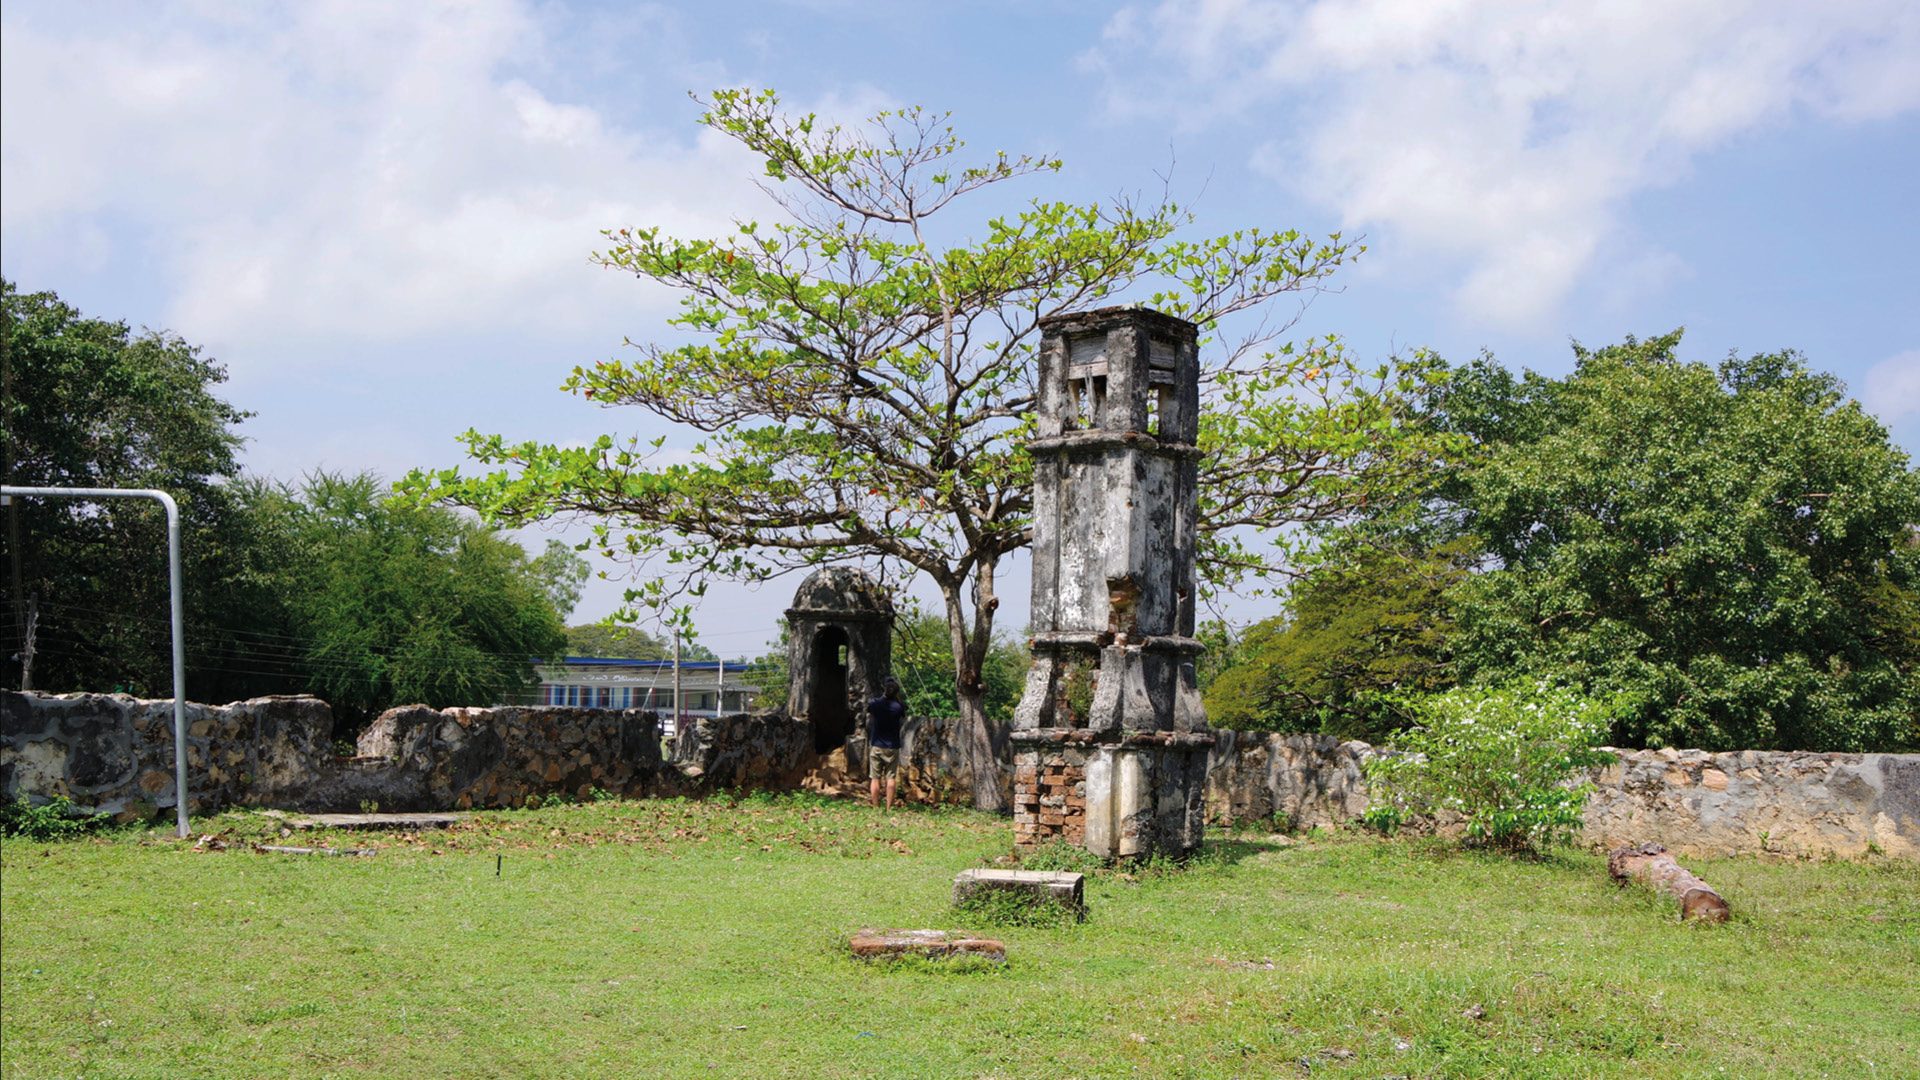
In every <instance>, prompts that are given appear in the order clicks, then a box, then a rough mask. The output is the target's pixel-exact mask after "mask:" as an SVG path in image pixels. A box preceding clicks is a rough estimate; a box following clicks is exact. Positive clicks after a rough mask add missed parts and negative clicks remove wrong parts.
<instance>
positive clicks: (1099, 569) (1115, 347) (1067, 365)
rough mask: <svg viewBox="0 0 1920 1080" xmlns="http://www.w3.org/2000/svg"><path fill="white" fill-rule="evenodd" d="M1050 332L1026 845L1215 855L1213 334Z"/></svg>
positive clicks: (1024, 747)
mask: <svg viewBox="0 0 1920 1080" xmlns="http://www.w3.org/2000/svg"><path fill="white" fill-rule="evenodd" d="M1040 330H1041V338H1040V378H1039V401H1038V414H1039V415H1038V430H1037V431H1036V433H1035V437H1034V439H1033V441H1032V442H1031V443H1030V444H1029V449H1030V450H1031V451H1032V453H1033V627H1034V634H1033V639H1032V642H1031V645H1032V649H1033V657H1034V663H1033V668H1032V670H1031V671H1030V672H1029V673H1028V676H1027V685H1026V690H1025V693H1024V694H1023V695H1022V697H1021V699H1020V705H1019V708H1018V709H1017V710H1016V712H1015V713H1014V731H1013V734H1012V740H1013V743H1014V780H1013V783H1014V839H1015V842H1016V843H1018V844H1020V845H1022V846H1031V845H1036V844H1041V843H1045V842H1047V841H1050V840H1054V839H1064V840H1066V841H1067V842H1068V843H1072V844H1075V845H1079V846H1082V847H1085V848H1086V849H1087V850H1088V851H1090V852H1092V853H1094V854H1095V855H1099V856H1102V857H1104V858H1123V857H1136V856H1146V855H1152V854H1169V855H1175V856H1179V855H1185V854H1186V853H1188V852H1190V851H1192V850H1193V849H1195V848H1197V847H1198V846H1199V845H1200V840H1201V836H1202V832H1203V828H1204V807H1203V799H1204V796H1205V791H1206V768H1207V749H1208V747H1210V746H1212V745H1213V734H1212V732H1211V731H1209V730H1208V728H1207V719H1206V714H1205V711H1204V710H1203V709H1202V707H1201V704H1200V692H1199V688H1198V687H1197V686H1196V684H1195V682H1194V660H1195V657H1196V656H1197V655H1198V654H1199V652H1200V643H1199V642H1198V641H1196V640H1195V639H1194V636H1193V631H1194V576H1193V575H1194V569H1193V558H1194V528H1195V519H1196V517H1197V516H1198V513H1199V498H1198V493H1197V492H1196V490H1195V487H1194V485H1195V477H1196V473H1197V463H1198V459H1199V450H1198V449H1197V448H1196V447H1195V445H1194V442H1195V439H1196V436H1197V435H1198V431H1199V412H1200V368H1199V355H1198V334H1199V330H1198V327H1196V326H1195V325H1194V324H1192V323H1190V322H1187V321H1185V320H1183V319H1177V318H1174V317H1172V316H1169V315H1163V314H1161V313H1159V312H1156V311H1149V310H1145V309H1140V308H1103V309H1101V310H1098V311H1089V312H1080V313H1075V314H1071V315H1060V316H1055V317H1053V318H1050V319H1046V320H1043V321H1042V322H1041V324H1040Z"/></svg>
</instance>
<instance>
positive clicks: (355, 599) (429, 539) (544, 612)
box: [286, 472, 566, 726]
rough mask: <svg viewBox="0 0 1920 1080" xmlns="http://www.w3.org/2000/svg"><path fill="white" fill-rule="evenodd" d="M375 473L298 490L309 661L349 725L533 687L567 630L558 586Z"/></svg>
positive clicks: (484, 532)
mask: <svg viewBox="0 0 1920 1080" xmlns="http://www.w3.org/2000/svg"><path fill="white" fill-rule="evenodd" d="M386 493H387V485H386V483H385V482H384V481H382V480H380V479H379V478H378V477H376V476H374V475H373V474H371V473H361V474H358V475H353V476H345V475H336V474H330V473H324V472H321V473H314V474H312V475H310V476H309V477H308V478H307V480H306V482H305V483H304V484H303V485H301V486H300V487H299V488H297V489H288V490H287V492H286V494H287V507H286V510H287V513H288V514H289V517H290V519H291V522H290V528H291V531H292V533H293V536H294V544H295V548H296V550H297V551H298V553H299V556H300V560H299V564H298V565H299V572H298V577H299V579H300V580H299V582H289V593H290V596H291V604H292V607H293V610H294V620H295V627H296V631H297V635H298V640H299V641H301V642H302V643H303V652H302V655H301V657H300V660H301V661H302V662H303V664H304V667H305V668H306V670H307V672H308V676H309V678H310V679H311V681H312V684H313V686H314V688H315V689H316V690H317V691H318V692H319V694H320V695H321V696H322V697H324V698H326V699H327V701H328V702H329V703H331V704H332V705H333V706H334V709H335V711H336V713H337V714H338V715H340V717H341V718H342V720H343V722H344V723H345V724H347V725H352V726H357V725H358V723H360V722H362V721H364V720H365V719H367V718H369V717H371V716H373V715H374V714H376V713H378V712H380V711H381V710H383V709H385V708H388V707H389V706H392V705H395V704H400V703H414V702H418V703H422V704H426V705H431V706H434V707H436V708H438V707H445V706H449V705H474V704H494V703H497V702H501V701H504V700H507V699H508V698H509V697H510V696H512V695H514V694H516V693H518V692H521V691H525V690H527V689H529V688H531V687H532V686H534V685H536V684H537V682H538V679H537V677H536V675H535V673H534V667H533V665H534V661H535V660H537V659H540V658H544V657H549V656H557V655H559V654H560V653H561V652H562V651H563V650H564V649H565V647H566V631H565V627H564V625H563V624H562V622H561V619H560V615H559V612H557V611H556V610H555V609H554V606H553V602H552V599H551V584H552V583H551V579H550V577H548V576H547V575H546V574H544V573H543V572H542V571H541V569H540V568H539V567H537V566H536V565H535V560H532V559H529V558H528V557H527V553H526V552H525V551H524V550H523V549H522V548H521V547H520V546H519V545H518V544H516V543H514V542H513V541H511V540H509V539H507V538H505V537H502V536H499V535H497V534H496V533H494V532H493V531H492V530H490V529H488V528H486V527H485V526H483V525H481V524H479V523H478V522H476V521H473V520H471V519H470V518H468V517H464V516H462V515H460V514H457V513H455V512H453V511H451V510H446V509H443V508H438V507H421V506H416V505H412V504H409V503H407V502H404V501H400V500H392V499H389V498H387V497H386Z"/></svg>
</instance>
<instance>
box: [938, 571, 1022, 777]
mask: <svg viewBox="0 0 1920 1080" xmlns="http://www.w3.org/2000/svg"><path fill="white" fill-rule="evenodd" d="M940 593H941V597H942V598H943V599H944V600H945V601H946V607H947V632H948V638H949V641H950V642H951V644H952V646H953V675H954V686H953V689H954V699H955V700H956V701H957V702H958V703H959V705H960V729H961V733H962V738H963V739H964V740H965V743H966V748H967V771H968V772H969V773H971V774H972V777H973V805H974V807H975V809H979V810H991V811H993V812H994V813H996V814H1000V813H1005V812H1006V811H1007V800H1006V797H1005V795H1004V794H1003V792H1002V791H1001V784H1000V760H999V758H998V757H997V756H996V755H995V754H994V752H993V733H992V731H991V730H990V729H989V728H988V726H987V703H986V693H987V687H986V682H985V680H984V679H982V678H981V674H980V673H981V669H982V667H984V666H985V661H986V654H987V647H988V646H989V645H991V644H992V642H993V609H994V608H996V607H998V606H999V605H1000V601H999V600H998V599H996V598H995V597H994V595H993V563H991V562H982V563H981V564H980V566H979V567H978V568H976V570H975V571H974V579H973V618H972V626H971V627H969V626H968V618H967V613H966V611H965V609H964V608H963V607H962V606H961V603H960V590H959V588H958V586H957V584H956V585H946V584H943V585H942V586H941V589H940Z"/></svg>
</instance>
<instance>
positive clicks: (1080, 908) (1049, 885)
mask: <svg viewBox="0 0 1920 1080" xmlns="http://www.w3.org/2000/svg"><path fill="white" fill-rule="evenodd" d="M989 890H992V891H998V892H1006V893H1012V894H1013V895H1015V896H1020V897H1023V898H1025V899H1027V900H1028V901H1030V902H1031V903H1033V904H1035V905H1040V904H1045V903H1054V904H1058V905H1060V906H1061V907H1064V908H1066V909H1067V910H1068V911H1071V912H1073V913H1074V914H1075V915H1078V916H1080V917H1081V918H1085V917H1086V914H1087V891H1086V890H1087V878H1086V875H1084V874H1071V873H1067V872H1065V871H1058V870H991V869H986V868H975V869H972V870H962V871H960V873H959V875H958V876H957V877H955V878H954V879H953V902H954V904H955V905H961V904H965V903H966V902H967V901H968V900H969V899H971V898H972V897H974V896H976V895H978V894H980V893H983V892H987V891H989Z"/></svg>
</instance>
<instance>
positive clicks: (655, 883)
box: [0, 797, 1920, 1080]
mask: <svg viewBox="0 0 1920 1080" xmlns="http://www.w3.org/2000/svg"><path fill="white" fill-rule="evenodd" d="M277 827H278V824H277V822H276V821H275V820H274V819H272V818H269V817H265V816H263V815H259V814H230V815H226V816H223V817H219V818H212V819H208V820H206V821H201V822H197V823H196V828H198V829H200V830H203V831H217V830H227V831H229V832H232V833H234V834H235V835H236V838H238V837H239V836H260V837H265V836H271V835H275V830H277ZM1010 836H1011V829H1010V827H1009V826H1008V824H1007V823H1006V822H1005V821H1004V820H1000V819H995V818H991V817H987V816H984V815H978V814H974V813H971V812H966V811H957V810H924V809H916V810H910V811H904V812H900V813H896V814H893V815H887V814H884V813H879V812H875V811H870V810H867V809H865V808H863V807H855V806H850V805H844V804H830V803H825V802H821V801H818V800H814V799H808V798H800V797H781V798H768V797H757V798H750V799H746V800H744V801H741V802H738V803H732V802H729V801H725V800H716V801H709V802H683V801H677V800H676V801H658V802H627V803H621V802H610V803H595V804H590V805H580V806H567V807H554V808H549V809H545V810H538V811H520V812H504V813H494V814H486V815H480V816H477V817H476V818H475V819H474V820H473V821H471V822H470V823H468V825H467V826H465V827H462V828H459V829H457V830H454V831H451V832H441V833H426V834H421V835H419V836H417V837H406V836H382V835H377V834H332V835H324V834H323V835H320V836H317V837H311V838H310V837H309V834H301V838H300V839H296V840H289V841H283V842H286V843H299V844H313V843H333V844H340V845H344V846H377V847H379V848H380V852H379V854H378V855H377V856H376V857H374V858H356V859H348V858H317V857H301V856H287V855H263V854H257V853H254V852H252V851H250V850H248V849H247V848H246V847H245V846H244V845H236V846H235V847H234V848H232V849H230V850H227V851H207V850H194V849H192V848H189V847H188V846H186V845H184V844H181V843H178V842H175V841H173V840H172V839H171V837H170V836H168V835H167V834H165V833H161V832H134V833H118V834H113V835H110V836H106V837H99V838H93V839H83V840H76V841H68V842H63V843H57V844H40V843H32V842H27V841H21V840H9V841H7V842H6V843H5V845H4V849H3V850H0V1014H3V1015H0V1066H4V1071H5V1075H6V1076H7V1077H8V1078H9V1080H14V1078H26V1077H43V1076H87V1077H117V1076H138V1077H148V1076H151V1077H181V1076H248V1077H251V1076H302V1077H306V1076H357V1075H367V1076H405V1077H413V1078H421V1080H424V1078H429V1077H441V1076H476V1077H477V1076H502V1077H517V1076H694V1077H703V1076H705V1077H711V1076H754V1077H777V1076H804V1077H814V1076H869V1075H870V1076H958V1077H973V1076H1005V1077H1029V1076H1060V1077H1066V1076H1110V1075H1147V1076H1308V1075H1311V1076H1336V1077H1383V1076H1407V1077H1414V1076H1460V1077H1489V1076H1553V1077H1563V1076H1738V1077H1748V1076H1765V1075H1780V1076H1835V1077H1913V1076H1920V866H1916V865H1913V864H1903V863H1896V862H1892V861H1887V860H1875V861H1872V862H1868V863H1862V864H1853V863H1823V864H1815V863H1804V862H1786V861H1775V860H1758V859H1736V860H1726V861H1708V860H1691V861H1690V865H1692V866H1693V868H1694V869H1696V870H1697V871H1698V872H1699V873H1701V874H1702V875H1703V876H1704V877H1706V878H1707V879H1708V880H1709V881H1710V882H1712V883H1713V884H1714V885H1715V886H1716V887H1718V888H1719V889H1720V890H1721V891H1722V892H1723V893H1724V894H1725V895H1726V896H1727V897H1728V899H1729V901H1730V902H1731V903H1732V904H1733V905H1734V908H1735V912H1736V915H1735V920H1734V921H1733V922H1732V923H1730V924H1728V925H1725V926H1720V927H1692V926H1682V925H1679V924H1678V923H1677V922H1676V921H1675V918H1674V916H1673V914H1672V912H1671V910H1670V908H1669V907H1668V906H1667V905H1665V904H1663V903H1661V902H1659V901H1657V900H1656V899H1655V898H1654V897H1652V896H1651V895H1650V894H1643V893H1641V892H1638V891H1633V890H1629V891H1624V892H1623V891H1621V890H1618V889H1616V888H1615V887H1614V886H1612V885H1611V884H1609V883H1608V882H1607V880H1606V876H1605V873H1604V868H1603V864H1602V860H1601V859H1600V858H1598V857H1597V856H1593V855H1589V854H1584V853H1581V854H1574V853H1568V854H1564V855H1561V856H1559V857H1556V858H1553V859H1550V860H1547V861H1542V862H1515V861H1511V860H1507V859H1503V858H1498V857H1490V856H1480V855H1470V854H1461V853H1458V852H1456V851H1451V850H1449V849H1447V848H1445V847H1442V846H1439V845H1437V844H1433V843H1427V842H1414V841H1382V840H1377V839H1373V838H1369V837H1365V836H1359V835H1344V834H1341V835H1310V836H1305V837H1300V838H1295V839H1291V840H1289V839H1287V838H1280V837H1271V836H1266V835H1263V834H1259V833H1244V832H1243V833H1236V834H1229V835H1219V834H1216V835H1215V836H1214V837H1213V838H1212V839H1210V841H1209V844H1208V848H1207V850H1206V852H1205V854H1204V855H1203V856H1201V857H1200V858H1198V859H1196V860H1195V862H1194V863H1193V864H1190V865H1189V866H1187V867H1185V868H1181V869H1178V870H1171V869H1167V868H1153V867H1149V868H1145V869H1143V870H1140V871H1138V872H1135V873H1131V874H1123V873H1115V872H1102V873H1100V874H1098V875H1096V876H1095V877H1093V878H1091V879H1090V880H1089V882H1088V889H1087V893H1088V900H1089V903H1090V905H1091V908H1092V917H1091V918H1090V920H1089V921H1088V922H1086V923H1084V924H1081V925H1078V926H1053V927H1013V926H1007V927H983V926H978V925H971V926H969V925H967V924H966V923H965V922H964V920H962V919H961V918H959V917H957V916H956V915H955V913H954V912H953V911H952V910H951V909H950V908H949V907H948V906H947V905H948V896H949V890H950V886H951V882H952V878H953V875H954V873H955V872H956V871H958V870H960V869H962V868H964V867H968V866H976V865H980V864H982V863H984V862H986V861H988V860H990V859H992V858H993V857H995V856H998V855H1004V854H1005V853H1006V852H1007V851H1008V850H1009V849H1010V844H1011V839H1010ZM496 856H499V857H500V858H499V860H498V862H497V863H496ZM496 865H497V866H498V872H497V873H496ZM862 926H877V927H939V928H960V927H964V928H966V929H971V930H976V931H986V932H989V933H991V934H992V935H993V936H996V937H999V938H1000V939H1002V940H1004V941H1005V942H1006V943H1007V946H1008V963H1007V964H1006V966H1005V967H1004V968H998V967H992V966H987V965H975V966H966V967H952V968H948V967H940V966H935V965H928V964H919V965H894V966H882V967H870V966H865V965H863V964H860V963H858V962H856V961H854V960H852V959H850V958H848V957H847V956H846V955H845V941H846V937H847V935H848V934H849V933H850V932H851V931H853V930H855V929H857V928H859V927H862ZM1476 1007H1477V1008H1476Z"/></svg>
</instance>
